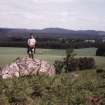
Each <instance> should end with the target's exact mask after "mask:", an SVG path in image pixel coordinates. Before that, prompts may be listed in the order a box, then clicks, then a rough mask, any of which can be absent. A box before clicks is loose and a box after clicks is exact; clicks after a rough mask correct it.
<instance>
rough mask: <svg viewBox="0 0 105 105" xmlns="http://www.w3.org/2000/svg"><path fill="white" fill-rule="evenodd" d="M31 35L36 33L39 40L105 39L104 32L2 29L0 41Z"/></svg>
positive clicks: (61, 29)
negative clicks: (59, 38) (60, 38)
mask: <svg viewBox="0 0 105 105" xmlns="http://www.w3.org/2000/svg"><path fill="white" fill-rule="evenodd" d="M30 33H35V34H36V37H38V38H48V37H50V38H56V37H62V38H73V39H77V38H79V39H101V38H102V37H105V32H104V31H96V30H78V31H75V30H69V29H63V28H45V29H41V30H40V29H12V28H0V39H2V40H4V39H5V40H6V39H11V38H12V37H18V38H19V37H20V38H21V37H22V38H27V37H28V36H29V34H30Z"/></svg>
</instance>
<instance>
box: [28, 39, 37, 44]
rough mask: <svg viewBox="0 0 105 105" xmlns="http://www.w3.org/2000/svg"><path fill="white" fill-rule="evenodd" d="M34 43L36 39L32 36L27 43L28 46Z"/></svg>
mask: <svg viewBox="0 0 105 105" xmlns="http://www.w3.org/2000/svg"><path fill="white" fill-rule="evenodd" d="M35 44H36V40H35V39H34V38H32V39H28V45H29V46H34V45H35Z"/></svg>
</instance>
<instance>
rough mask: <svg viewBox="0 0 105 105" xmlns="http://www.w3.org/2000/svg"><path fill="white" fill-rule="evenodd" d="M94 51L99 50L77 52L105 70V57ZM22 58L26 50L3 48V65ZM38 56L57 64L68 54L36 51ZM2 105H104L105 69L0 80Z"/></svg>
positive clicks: (49, 50)
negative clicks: (91, 59) (57, 61)
mask: <svg viewBox="0 0 105 105" xmlns="http://www.w3.org/2000/svg"><path fill="white" fill-rule="evenodd" d="M95 52H96V48H86V49H76V50H75V53H76V54H77V55H76V56H77V57H81V56H82V57H85V56H86V57H94V58H95V60H96V65H97V68H105V58H104V57H99V56H95ZM19 56H26V49H24V48H4V47H2V48H0V64H1V65H4V64H7V63H9V62H11V61H13V60H14V59H16V57H19ZM35 56H36V57H37V58H40V59H44V60H47V61H50V62H51V63H54V61H55V60H59V59H62V58H64V57H65V51H64V50H54V49H37V52H36V55H35ZM94 103H95V104H94ZM0 105H105V70H104V69H97V70H95V69H93V70H85V71H75V72H72V73H61V74H59V75H56V76H54V77H46V76H26V77H19V78H13V79H6V80H3V79H0Z"/></svg>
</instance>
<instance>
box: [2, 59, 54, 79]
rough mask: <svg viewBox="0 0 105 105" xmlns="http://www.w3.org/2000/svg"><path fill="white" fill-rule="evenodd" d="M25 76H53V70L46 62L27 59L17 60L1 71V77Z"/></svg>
mask: <svg viewBox="0 0 105 105" xmlns="http://www.w3.org/2000/svg"><path fill="white" fill-rule="evenodd" d="M26 75H48V76H53V75H55V68H54V66H53V65H51V64H49V63H48V62H47V61H44V60H40V59H37V58H34V59H31V58H29V57H23V58H17V59H16V60H15V61H14V62H12V63H11V64H9V65H6V66H4V67H3V68H2V69H1V77H2V78H4V79H6V78H12V77H20V76H26Z"/></svg>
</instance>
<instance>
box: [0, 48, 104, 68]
mask: <svg viewBox="0 0 105 105" xmlns="http://www.w3.org/2000/svg"><path fill="white" fill-rule="evenodd" d="M26 52H27V49H26V48H13V47H10V48H9V47H0V65H5V64H8V63H10V62H12V61H13V60H15V59H16V58H17V57H23V56H27V53H26ZM75 53H76V54H77V57H85V56H87V57H94V58H95V60H96V65H97V67H99V68H101V67H102V68H103V67H104V66H105V58H104V57H99V56H95V53H96V48H83V49H76V50H75ZM64 56H65V50H57V49H37V50H36V55H35V57H37V58H40V59H44V60H47V61H49V62H51V63H54V61H55V60H59V59H62V58H64Z"/></svg>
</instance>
